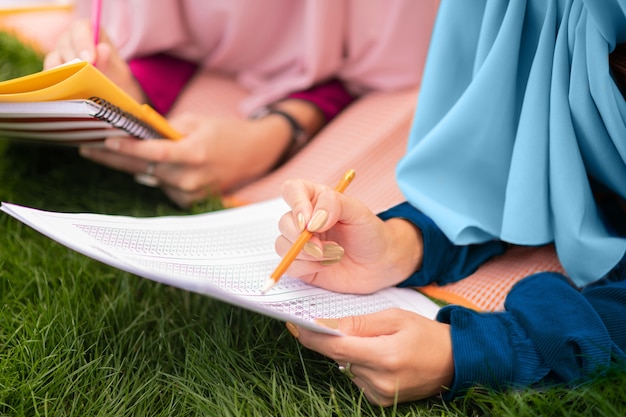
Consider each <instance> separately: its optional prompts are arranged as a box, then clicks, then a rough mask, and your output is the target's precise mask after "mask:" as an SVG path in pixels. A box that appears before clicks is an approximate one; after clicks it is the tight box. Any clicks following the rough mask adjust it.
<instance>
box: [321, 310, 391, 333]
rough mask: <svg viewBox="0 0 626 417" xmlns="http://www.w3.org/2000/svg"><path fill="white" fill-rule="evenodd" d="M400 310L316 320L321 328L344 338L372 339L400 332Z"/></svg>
mask: <svg viewBox="0 0 626 417" xmlns="http://www.w3.org/2000/svg"><path fill="white" fill-rule="evenodd" d="M401 316H402V310H400V309H397V308H392V309H388V310H383V311H379V312H377V313H372V314H364V315H362V316H348V317H342V318H338V319H316V320H315V322H316V323H317V324H319V325H321V326H324V327H328V328H330V329H333V330H338V331H339V332H341V333H343V334H344V335H346V336H358V337H374V336H384V335H390V334H394V333H396V332H398V331H399V330H400V325H401V323H402V317H401Z"/></svg>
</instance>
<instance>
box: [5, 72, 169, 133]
mask: <svg viewBox="0 0 626 417" xmlns="http://www.w3.org/2000/svg"><path fill="white" fill-rule="evenodd" d="M110 136H132V137H136V138H140V139H147V138H169V139H178V138H180V134H179V133H178V132H176V131H175V130H174V129H173V128H172V127H171V126H170V125H169V124H168V122H167V121H166V120H165V118H164V117H163V116H161V115H160V114H159V113H157V112H156V111H155V110H154V109H152V108H151V107H150V106H148V105H146V104H139V103H138V102H136V101H135V100H134V99H133V98H132V97H131V96H129V95H128V94H127V93H126V92H124V91H123V90H122V89H121V88H119V87H118V86H117V85H116V84H115V83H113V82H112V81H111V80H109V79H108V78H107V77H106V76H105V75H104V74H103V73H101V72H100V71H99V70H98V69H97V68H95V67H94V66H93V65H91V64H89V63H87V62H84V61H79V62H73V63H69V64H66V65H63V66H60V67H56V68H53V69H50V70H46V71H41V72H38V73H35V74H31V75H27V76H24V77H19V78H15V79H12V80H8V81H4V82H1V83H0V137H5V138H8V139H14V140H34V141H40V142H47V143H54V144H73V145H82V144H85V143H94V142H99V141H102V140H104V139H105V138H107V137H110Z"/></svg>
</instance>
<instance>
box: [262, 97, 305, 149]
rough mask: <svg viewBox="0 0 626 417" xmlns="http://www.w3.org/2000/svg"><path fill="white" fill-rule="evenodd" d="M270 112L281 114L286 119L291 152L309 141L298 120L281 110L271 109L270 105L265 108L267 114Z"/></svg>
mask: <svg viewBox="0 0 626 417" xmlns="http://www.w3.org/2000/svg"><path fill="white" fill-rule="evenodd" d="M270 114H278V115H281V116H283V117H284V118H285V120H287V122H289V125H290V126H291V142H290V144H289V149H290V150H291V152H294V151H296V150H298V149H300V148H302V147H303V146H304V145H306V143H307V142H308V141H309V138H308V136H307V134H306V132H305V131H304V129H303V128H302V126H300V123H298V121H297V120H296V119H294V118H293V116H292V115H290V114H289V113H287V112H284V111H282V110H278V109H273V108H271V107H270V108H269V109H267V115H270Z"/></svg>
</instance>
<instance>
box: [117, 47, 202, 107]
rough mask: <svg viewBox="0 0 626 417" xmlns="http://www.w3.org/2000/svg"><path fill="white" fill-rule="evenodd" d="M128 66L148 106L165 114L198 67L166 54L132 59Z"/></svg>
mask: <svg viewBox="0 0 626 417" xmlns="http://www.w3.org/2000/svg"><path fill="white" fill-rule="evenodd" d="M128 65H129V66H130V70H131V71H132V73H133V75H134V76H135V78H136V79H137V81H138V82H139V85H140V86H141V88H142V89H143V91H144V93H145V94H146V97H147V98H148V100H149V102H150V104H151V105H152V107H154V109H155V110H156V111H158V112H159V113H161V114H167V112H169V111H170V109H171V108H172V105H173V104H174V102H175V101H176V98H177V97H178V95H179V94H180V92H181V91H182V89H183V88H184V87H185V85H186V84H187V82H188V81H189V79H190V78H191V77H192V76H193V74H194V73H195V72H196V69H197V68H198V66H197V65H196V64H194V63H191V62H189V61H185V60H183V59H180V58H175V57H173V56H170V55H167V54H157V55H150V56H145V57H141V58H133V59H131V60H130V61H129V63H128Z"/></svg>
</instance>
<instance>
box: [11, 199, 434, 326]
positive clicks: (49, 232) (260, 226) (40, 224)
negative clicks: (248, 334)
mask: <svg viewBox="0 0 626 417" xmlns="http://www.w3.org/2000/svg"><path fill="white" fill-rule="evenodd" d="M0 209H1V210H2V211H4V212H6V213H7V214H9V215H11V216H13V217H15V218H16V219H18V220H20V221H22V222H23V223H25V224H27V225H29V226H30V227H32V228H34V229H35V230H37V231H39V232H40V233H42V234H44V235H46V236H48V237H50V238H51V239H54V240H56V241H58V242H59V243H61V244H63V245H65V246H67V247H69V248H71V249H73V250H75V251H77V252H80V253H82V254H84V255H87V256H89V257H91V258H93V259H96V260H98V261H101V262H103V263H105V264H109V265H111V266H114V267H116V268H119V269H121V270H124V271H127V272H130V273H132V274H136V275H138V276H141V277H144V278H148V279H151V280H154V281H157V282H160V283H163V284H167V285H171V286H173V287H177V288H182V289H185V290H188V291H193V292H197V293H200V294H204V295H207V296H210V297H213V298H216V299H219V300H222V301H224V302H227V303H230V304H233V305H236V306H238V307H241V308H245V309H249V310H252V311H256V312H258V313H261V314H265V315H267V316H270V317H273V318H276V319H279V320H283V321H291V322H294V323H297V324H299V325H302V326H306V327H307V328H310V329H313V330H316V331H321V332H326V333H334V332H333V331H331V330H329V329H327V328H325V327H323V326H318V325H317V324H315V322H314V319H316V318H336V317H345V316H351V315H361V314H367V313H373V312H376V311H380V310H384V309H387V308H391V307H398V308H403V309H406V310H410V311H414V312H416V313H419V314H422V315H424V316H426V317H430V318H434V317H435V315H436V313H437V311H438V307H437V305H436V304H435V303H433V302H432V301H430V300H429V299H428V298H426V297H425V296H423V295H422V294H420V293H419V292H417V291H415V290H413V289H408V288H402V289H401V288H389V289H385V290H383V291H380V292H378V293H376V294H370V295H353V294H339V293H335V292H331V291H327V290H324V289H321V288H317V287H314V286H311V285H308V284H305V283H303V282H302V281H300V280H298V279H296V278H292V277H288V276H284V277H282V278H281V280H280V281H279V282H278V284H276V286H274V287H273V288H272V289H271V290H270V291H269V292H268V293H266V294H261V288H262V286H263V284H264V283H265V281H266V280H267V278H268V277H269V275H270V274H271V273H272V271H273V270H274V268H275V267H276V265H277V264H278V262H280V258H279V257H278V255H277V254H276V252H275V250H274V241H275V239H276V237H277V236H278V234H279V232H278V219H279V218H280V216H281V215H282V214H283V213H285V212H286V211H288V207H287V205H286V204H285V203H284V202H283V201H282V200H281V199H275V200H269V201H266V202H262V203H256V204H251V205H248V206H245V207H240V208H234V209H227V210H221V211H216V212H211V213H206V214H199V215H189V216H164V217H153V218H136V217H126V216H111V215H99V214H70V213H55V212H46V211H41V210H36V209H32V208H27V207H22V206H18V205H14V204H8V203H2V206H1V207H0Z"/></svg>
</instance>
